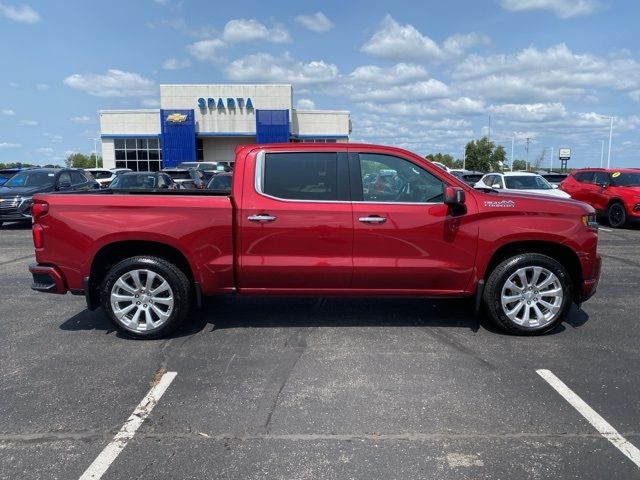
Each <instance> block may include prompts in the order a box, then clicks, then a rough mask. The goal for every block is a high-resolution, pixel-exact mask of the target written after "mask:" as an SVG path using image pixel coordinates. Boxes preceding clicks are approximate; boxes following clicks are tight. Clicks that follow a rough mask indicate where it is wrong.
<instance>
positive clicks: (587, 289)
mask: <svg viewBox="0 0 640 480" xmlns="http://www.w3.org/2000/svg"><path fill="white" fill-rule="evenodd" d="M593 261H594V265H593V275H592V277H591V278H588V279H585V280H583V281H582V292H581V295H580V301H581V302H586V301H587V300H589V299H590V298H591V297H593V295H594V294H595V293H596V289H597V288H598V282H599V281H600V270H601V268H602V257H600V255H597V254H596V256H595V258H594V260H593Z"/></svg>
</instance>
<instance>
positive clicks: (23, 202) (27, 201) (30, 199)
mask: <svg viewBox="0 0 640 480" xmlns="http://www.w3.org/2000/svg"><path fill="white" fill-rule="evenodd" d="M32 203H33V197H20V205H31V204H32Z"/></svg>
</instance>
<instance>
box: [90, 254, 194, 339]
mask: <svg viewBox="0 0 640 480" xmlns="http://www.w3.org/2000/svg"><path fill="white" fill-rule="evenodd" d="M190 292H191V283H190V282H189V280H188V278H187V276H186V275H185V274H184V272H182V270H180V269H179V268H178V267H176V266H175V265H174V264H172V263H170V262H168V261H166V260H164V259H162V258H158V257H152V256H136V257H131V258H127V259H126V260H122V261H121V262H119V263H118V264H116V265H115V266H114V267H113V268H111V269H110V270H109V272H108V273H107V275H106V277H105V279H104V282H103V283H102V286H101V288H100V303H101V305H102V308H103V310H104V311H105V312H106V314H107V315H108V317H109V319H110V320H111V321H112V322H113V324H114V325H115V326H116V327H117V328H118V329H119V330H120V331H122V332H124V333H126V334H127V335H129V336H131V337H136V338H158V337H161V336H164V335H166V334H168V333H169V332H171V331H172V330H174V329H175V328H177V327H178V326H179V325H180V324H181V323H182V322H183V321H184V319H185V318H186V316H187V313H188V311H189V306H190V299H191V295H190Z"/></svg>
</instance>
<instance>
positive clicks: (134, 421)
mask: <svg viewBox="0 0 640 480" xmlns="http://www.w3.org/2000/svg"><path fill="white" fill-rule="evenodd" d="M176 375H177V373H176V372H166V373H165V374H164V375H162V378H160V381H159V382H158V383H157V384H156V385H155V386H154V387H153V388H151V390H149V393H147V394H146V395H145V397H144V398H143V399H142V401H141V402H140V403H139V404H138V406H137V407H136V409H135V410H134V411H133V413H132V414H131V416H130V417H129V418H128V419H127V421H126V422H124V425H123V426H122V428H121V429H120V431H119V432H118V433H117V434H116V436H115V437H113V440H111V442H110V443H109V445H107V446H106V447H105V448H104V450H102V452H100V455H98V457H97V458H96V459H95V460H94V461H93V463H92V464H91V465H89V468H87V470H86V471H85V472H84V473H83V474H82V476H81V477H80V480H89V479H94V480H97V479H99V478H101V477H102V475H104V472H106V471H107V469H108V468H109V466H110V465H111V464H112V463H113V461H114V460H115V459H116V458H117V457H118V455H120V452H121V451H122V450H123V449H124V447H126V446H127V442H128V441H129V440H131V439H132V438H133V436H134V435H135V433H136V431H137V430H138V428H140V425H142V422H144V420H145V419H146V418H147V416H148V415H149V413H151V410H153V407H155V406H156V404H157V403H158V400H160V397H162V395H163V394H164V392H165V391H166V390H167V388H169V385H171V382H173V379H174V378H176Z"/></svg>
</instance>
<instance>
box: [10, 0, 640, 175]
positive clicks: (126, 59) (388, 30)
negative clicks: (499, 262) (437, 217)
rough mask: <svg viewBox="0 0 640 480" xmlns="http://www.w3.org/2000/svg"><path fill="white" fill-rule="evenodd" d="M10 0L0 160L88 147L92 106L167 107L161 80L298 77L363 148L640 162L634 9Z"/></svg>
mask: <svg viewBox="0 0 640 480" xmlns="http://www.w3.org/2000/svg"><path fill="white" fill-rule="evenodd" d="M27 2H28V3H26V4H25V3H10V2H5V1H4V0H0V32H2V33H1V34H0V35H1V39H2V41H1V42H0V58H1V59H2V71H3V74H2V78H0V162H9V161H25V162H35V163H50V162H54V163H59V162H61V161H62V160H63V159H64V158H65V157H66V156H67V155H68V154H69V153H70V152H76V151H80V152H85V153H88V152H90V151H91V150H92V149H93V140H91V139H92V138H94V137H96V136H97V133H98V116H97V111H98V110H100V109H116V108H145V107H151V108H155V107H157V106H158V98H159V94H158V86H159V85H160V84H162V83H292V84H293V86H294V103H295V104H297V105H298V107H300V108H319V109H347V110H350V111H351V113H352V121H353V134H352V140H354V141H365V142H375V143H383V144H391V145H399V146H402V147H405V148H408V149H410V150H412V151H415V152H417V153H419V154H422V155H424V154H426V153H430V152H443V153H451V154H453V155H454V156H456V157H460V156H461V155H462V149H463V146H464V144H465V143H466V142H467V141H468V140H470V139H473V138H478V137H480V136H482V135H486V134H487V127H488V123H489V116H490V117H491V137H492V139H494V140H496V141H497V142H499V143H500V144H503V145H505V147H506V149H507V153H508V154H510V151H511V138H512V137H514V138H515V157H516V158H524V156H525V151H524V138H526V137H529V138H532V139H533V140H532V143H531V145H530V149H529V158H530V159H531V160H535V159H536V158H537V157H539V156H540V155H541V154H542V153H543V152H544V154H545V157H544V165H545V166H546V165H548V164H549V160H550V152H551V148H553V149H554V152H555V153H554V157H555V158H554V162H555V163H556V165H557V163H558V161H557V151H558V148H559V147H570V148H571V149H572V160H571V161H570V166H574V167H579V166H599V164H600V158H601V147H602V143H601V141H603V140H604V141H605V163H606V157H607V147H608V145H607V142H608V136H609V120H608V119H606V118H602V117H600V116H601V115H603V116H615V117H616V118H615V123H614V136H613V142H612V153H611V160H612V165H614V166H637V167H640V148H639V147H640V139H639V138H638V132H639V131H640V48H639V47H640V45H639V43H640V36H639V35H638V33H637V21H638V19H640V2H637V1H634V0H619V1H607V0H484V1H481V2H480V1H475V0H474V1H472V0H466V1H462V0H448V1H446V2H442V1H427V0H420V1H419V0H414V1H402V0H396V1H394V2H373V1H368V2H364V1H352V2H337V1H324V2H320V1H306V2H278V1H275V0H271V1H269V2H263V1H261V2H206V1H195V0H135V1H128V2H124V1H120V0H112V1H110V2H95V1H74V0H67V1H65V2H61V3H60V2H50V1H47V2H45V1H41V2H36V1H29V0H27Z"/></svg>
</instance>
